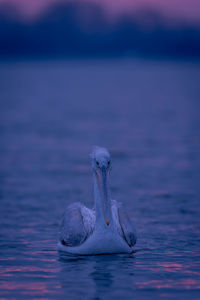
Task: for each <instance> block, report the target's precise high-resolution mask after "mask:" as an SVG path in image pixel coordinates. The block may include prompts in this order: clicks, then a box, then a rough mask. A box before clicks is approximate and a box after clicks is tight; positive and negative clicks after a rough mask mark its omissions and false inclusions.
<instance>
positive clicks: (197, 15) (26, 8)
mask: <svg viewBox="0 0 200 300" xmlns="http://www.w3.org/2000/svg"><path fill="white" fill-rule="evenodd" d="M75 1H77V0H0V5H1V4H8V3H10V4H12V5H15V7H16V8H17V11H18V13H19V14H20V16H21V17H23V18H25V19H28V20H29V19H30V20H31V19H34V18H38V17H39V16H40V15H41V14H42V13H43V12H44V11H45V10H46V9H47V8H48V7H49V5H51V4H53V3H58V2H75ZM79 1H80V0H79ZM81 1H82V2H86V1H87V2H94V3H98V4H100V5H103V6H104V8H105V10H106V11H107V12H108V14H109V17H110V18H111V19H113V18H116V17H118V16H119V15H121V14H122V13H124V12H127V11H129V12H130V11H131V10H132V11H133V12H134V11H136V10H138V9H141V8H146V9H149V8H150V9H156V10H157V11H159V12H161V13H162V14H163V15H164V16H167V17H168V18H170V19H171V20H181V21H185V22H189V23H200V0H81Z"/></svg>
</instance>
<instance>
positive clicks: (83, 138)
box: [0, 60, 200, 300]
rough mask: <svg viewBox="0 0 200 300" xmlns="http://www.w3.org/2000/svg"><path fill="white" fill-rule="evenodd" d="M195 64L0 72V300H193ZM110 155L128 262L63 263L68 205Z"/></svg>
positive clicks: (199, 279)
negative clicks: (98, 159)
mask: <svg viewBox="0 0 200 300" xmlns="http://www.w3.org/2000/svg"><path fill="white" fill-rule="evenodd" d="M199 78H200V64H194V63H176V62H150V61H128V60H127V61H96V62H95V61H79V62H78V61H77V62H62V61H60V62H30V63H27V62H21V63H20V62H18V63H14V62H12V63H11V62H10V63H1V64H0V102H1V110H0V115H1V118H0V123H1V127H0V137H1V144H0V201H1V202H0V203H1V205H0V208H1V209H0V253H1V255H0V297H1V299H7V298H10V299H29V298H34V299H50V298H51V299H70V300H71V299H75V300H79V299H96V300H99V299H103V300H106V299H111V297H113V299H158V298H161V299H200V204H199V200H200V199H199V198H200V196H199V195H200V184H199V182H200V181H199V177H200V138H199V135H200V104H199V100H200V83H199ZM92 145H100V146H106V147H108V148H109V149H110V151H111V154H112V156H113V172H112V178H111V180H112V196H113V198H115V199H117V200H120V201H122V202H123V203H124V206H125V207H126V208H127V210H128V212H129V214H130V217H131V218H132V219H133V221H134V223H135V225H136V228H137V232H138V242H137V245H136V247H135V250H136V253H135V254H134V255H105V256H91V257H81V256H80V257H73V256H71V257H70V256H69V257H67V256H60V255H59V254H58V253H57V233H58V226H59V222H60V219H61V216H62V213H63V211H64V208H65V207H66V205H68V204H69V203H72V202H74V201H81V202H84V203H85V204H86V205H88V206H92V204H93V195H92V175H91V168H90V159H89V153H90V151H91V146H92Z"/></svg>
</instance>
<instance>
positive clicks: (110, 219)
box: [58, 147, 136, 255]
mask: <svg viewBox="0 0 200 300" xmlns="http://www.w3.org/2000/svg"><path fill="white" fill-rule="evenodd" d="M91 157H92V169H93V174H94V202H95V203H94V204H95V208H94V209H89V208H87V207H85V206H84V205H82V204H81V203H79V202H77V203H73V204H71V205H69V206H68V207H67V209H66V211H65V213H64V216H63V219H62V222H61V226H60V233H59V242H58V249H59V250H60V251H65V252H68V253H72V254H80V255H94V254H107V253H131V252H133V246H134V245H135V243H136V233H135V230H134V228H133V226H132V224H131V222H130V221H129V218H128V216H127V214H126V213H125V211H124V210H123V209H122V207H121V203H118V202H117V201H115V200H111V198H110V191H109V185H108V177H109V174H110V170H111V157H110V154H109V152H108V150H107V149H105V148H100V147H95V148H94V149H93V152H92V155H91Z"/></svg>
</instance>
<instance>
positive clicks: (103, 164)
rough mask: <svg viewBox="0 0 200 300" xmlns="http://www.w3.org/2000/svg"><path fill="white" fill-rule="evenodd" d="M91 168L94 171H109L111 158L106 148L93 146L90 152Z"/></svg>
mask: <svg viewBox="0 0 200 300" xmlns="http://www.w3.org/2000/svg"><path fill="white" fill-rule="evenodd" d="M91 156H92V168H93V170H94V171H97V172H98V170H99V169H101V170H102V169H106V170H110V169H111V157H110V153H109V152H108V150H107V149H106V148H102V147H97V146H95V147H94V148H93V151H92V155H91Z"/></svg>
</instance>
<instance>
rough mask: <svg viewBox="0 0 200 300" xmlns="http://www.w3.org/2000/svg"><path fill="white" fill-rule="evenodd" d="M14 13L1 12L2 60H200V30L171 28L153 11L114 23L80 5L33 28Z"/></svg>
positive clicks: (54, 12) (61, 8) (58, 9)
mask: <svg viewBox="0 0 200 300" xmlns="http://www.w3.org/2000/svg"><path fill="white" fill-rule="evenodd" d="M9 9H10V8H9V7H4V8H2V7H0V56H1V57H6V56H7V57H16V56H21V57H24V56H31V57H45V56H46V57H48V56H49V57H56V56H57V57H59V56H69V57H72V56H74V57H109V56H124V55H127V56H131V55H133V56H135V55H137V56H144V57H179V58H186V57H200V27H198V26H196V27H195V26H192V25H188V24H183V23H182V24H173V25H172V24H169V23H167V22H166V20H164V18H162V16H160V15H159V14H158V13H155V12H154V11H140V12H139V11H138V13H137V14H130V15H128V14H126V15H123V16H121V17H120V19H119V20H118V21H117V22H115V23H112V22H110V21H109V19H108V18H107V16H106V15H105V12H104V10H103V9H102V8H100V7H99V6H97V5H94V4H86V3H85V4H78V3H77V2H76V3H75V4H65V5H61V4H59V5H56V6H52V7H51V9H49V10H48V11H47V12H46V13H45V14H44V15H43V16H42V17H41V18H40V19H38V20H37V21H34V22H32V23H30V22H29V23H28V22H22V21H20V19H19V18H17V17H16V16H15V14H14V12H13V13H12V11H10V10H9ZM169 25H170V26H169Z"/></svg>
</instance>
